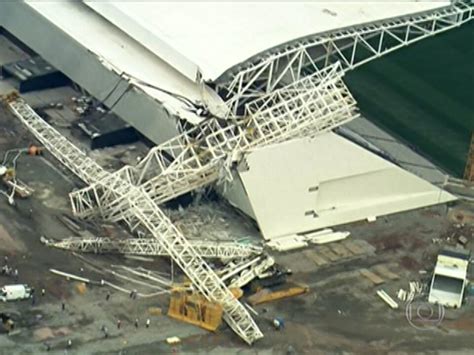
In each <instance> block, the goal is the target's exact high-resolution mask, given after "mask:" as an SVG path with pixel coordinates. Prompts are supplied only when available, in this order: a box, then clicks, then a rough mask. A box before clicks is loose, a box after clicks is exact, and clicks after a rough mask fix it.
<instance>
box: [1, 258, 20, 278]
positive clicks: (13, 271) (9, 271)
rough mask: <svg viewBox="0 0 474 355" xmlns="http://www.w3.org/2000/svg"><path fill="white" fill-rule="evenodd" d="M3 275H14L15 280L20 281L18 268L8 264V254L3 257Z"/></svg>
mask: <svg viewBox="0 0 474 355" xmlns="http://www.w3.org/2000/svg"><path fill="white" fill-rule="evenodd" d="M2 275H5V276H13V277H14V278H15V281H18V269H16V268H13V267H11V266H10V265H8V256H6V255H5V257H4V259H3V266H2Z"/></svg>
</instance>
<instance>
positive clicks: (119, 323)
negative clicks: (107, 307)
mask: <svg viewBox="0 0 474 355" xmlns="http://www.w3.org/2000/svg"><path fill="white" fill-rule="evenodd" d="M121 326H122V321H121V320H120V319H117V329H120V327H121Z"/></svg>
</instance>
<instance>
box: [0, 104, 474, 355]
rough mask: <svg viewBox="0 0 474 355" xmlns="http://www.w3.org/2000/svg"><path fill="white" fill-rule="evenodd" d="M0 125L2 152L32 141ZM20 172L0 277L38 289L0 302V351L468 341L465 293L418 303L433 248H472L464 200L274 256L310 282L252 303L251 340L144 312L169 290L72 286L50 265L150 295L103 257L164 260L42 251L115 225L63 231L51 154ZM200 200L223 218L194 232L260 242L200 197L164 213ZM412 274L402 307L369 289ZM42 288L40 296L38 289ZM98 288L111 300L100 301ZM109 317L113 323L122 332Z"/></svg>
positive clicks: (6, 223) (467, 347) (62, 187)
mask: <svg viewBox="0 0 474 355" xmlns="http://www.w3.org/2000/svg"><path fill="white" fill-rule="evenodd" d="M0 132H1V139H0V156H3V153H4V152H5V151H6V150H8V149H11V148H19V147H24V146H27V145H28V144H29V143H31V142H32V141H33V139H32V138H31V136H30V135H29V134H28V132H27V131H26V130H25V129H24V128H23V127H21V126H20V124H19V123H18V122H17V121H16V120H15V118H13V117H12V115H11V114H9V113H8V112H6V111H5V110H3V109H0ZM18 177H19V178H20V179H21V180H23V181H25V182H26V183H27V184H28V185H29V186H31V187H33V188H34V189H35V193H34V195H33V196H32V197H31V198H29V199H26V200H17V204H16V205H15V206H9V205H8V203H7V201H6V199H5V198H4V197H3V196H1V198H0V262H3V261H4V257H5V256H7V257H8V264H9V265H10V266H12V267H13V268H16V269H18V281H16V280H14V279H12V278H11V277H7V276H4V275H0V285H3V284H10V283H15V282H20V283H26V284H28V285H30V286H32V287H34V288H35V290H36V297H35V304H33V302H32V301H31V300H28V301H21V302H11V303H4V304H0V311H1V312H6V313H9V314H11V315H12V317H13V319H14V320H15V321H16V325H17V326H16V329H15V331H14V332H12V333H11V334H6V333H4V334H0V354H38V353H42V352H45V350H46V347H45V345H44V343H45V342H47V343H49V344H50V345H51V347H52V350H51V352H50V353H64V351H65V349H66V343H67V341H68V340H69V339H70V340H71V341H72V347H71V349H69V350H68V353H70V354H159V353H183V354H204V353H209V354H287V353H288V354H291V353H294V354H327V353H331V354H344V353H355V354H372V353H373V354H403V353H430V354H431V353H448V352H449V353H459V354H463V353H471V349H473V348H474V339H473V337H472V334H473V331H474V322H473V321H472V317H473V316H474V306H473V304H472V298H469V297H467V298H466V303H465V305H464V306H463V307H462V308H461V309H459V310H446V311H445V312H444V313H443V314H442V312H441V313H440V310H439V309H438V308H436V307H435V306H431V307H430V308H427V307H429V306H428V304H427V303H426V299H427V293H426V291H427V286H428V282H429V280H430V278H431V275H430V273H431V272H432V270H433V267H434V263H435V259H436V255H437V253H438V252H439V250H440V248H441V247H442V246H443V245H453V244H455V243H456V240H457V238H458V237H459V236H460V235H464V236H465V237H467V238H468V239H469V243H468V244H467V246H468V247H469V248H472V245H473V241H472V239H473V231H474V229H473V228H472V227H470V226H468V225H460V224H459V219H457V218H456V216H458V215H459V213H460V212H462V211H463V210H466V209H468V208H469V206H464V205H462V204H454V205H452V206H449V207H448V206H437V207H431V208H426V209H421V210H417V211H412V212H407V213H401V214H397V215H392V216H388V217H383V218H379V219H378V220H377V221H376V222H373V223H367V222H360V223H355V224H351V225H347V226H341V227H340V228H339V229H340V230H348V231H350V232H351V236H350V237H349V240H348V241H343V242H339V243H334V244H337V245H340V246H342V247H344V246H347V245H348V243H349V242H350V241H357V242H358V246H359V249H360V252H358V253H356V254H351V255H346V256H342V254H341V255H339V256H337V255H336V254H335V253H336V249H334V246H330V247H327V246H325V247H316V246H312V247H309V248H306V249H304V250H298V251H295V252H291V253H281V254H275V255H274V257H275V258H276V261H277V262H278V263H280V264H282V265H284V266H286V267H288V268H291V269H292V271H293V275H292V276H291V281H294V282H299V283H304V284H307V285H308V286H309V288H310V291H309V292H308V293H306V294H304V295H301V296H297V297H294V298H291V299H286V300H280V301H278V302H274V303H267V304H262V305H259V306H255V310H256V311H257V312H258V314H259V315H258V316H256V317H255V319H256V321H257V323H258V325H259V326H260V327H261V330H262V331H263V332H264V334H265V337H264V338H263V339H262V340H260V341H258V342H257V343H256V344H254V345H253V346H252V347H249V346H247V345H245V344H244V343H243V342H242V341H241V340H240V339H239V338H238V337H237V336H235V335H234V334H233V333H232V332H231V330H230V329H229V328H228V327H227V326H225V325H222V326H221V328H220V329H219V331H218V332H217V333H209V332H207V331H205V330H202V329H200V328H197V327H194V326H191V325H187V324H183V323H180V322H178V321H175V320H173V319H170V318H168V317H167V316H166V315H158V316H157V315H152V314H151V313H150V311H149V309H150V307H160V308H161V309H162V310H163V313H166V309H167V306H168V297H167V295H166V294H163V295H159V296H155V297H139V298H138V299H131V298H130V297H129V295H128V293H127V292H120V291H117V290H114V289H112V288H109V287H107V286H100V285H92V286H87V287H86V289H85V290H84V289H81V288H80V287H78V283H77V282H74V281H68V280H66V279H65V278H63V277H60V276H57V275H54V274H53V273H51V272H50V269H51V268H54V269H58V270H61V271H64V272H69V273H72V274H76V275H80V276H82V277H85V278H89V279H91V280H96V281H98V280H101V279H105V280H109V281H111V282H113V283H114V284H116V285H119V286H120V287H123V288H126V289H130V287H133V288H137V289H138V291H139V292H140V293H144V294H151V293H153V292H156V289H153V288H151V287H148V286H145V285H138V286H137V285H134V286H130V284H129V282H127V280H125V279H123V278H122V277H119V276H117V275H113V274H111V273H110V272H109V271H108V270H113V267H112V265H127V266H134V267H138V266H142V267H144V268H146V269H149V270H154V271H159V272H162V273H164V274H168V275H169V274H170V270H171V269H170V262H169V260H167V259H166V258H154V259H153V258H152V259H151V261H149V259H150V258H146V259H144V260H134V259H129V258H123V257H119V256H99V255H84V256H80V255H73V254H72V253H69V252H66V251H61V250H57V249H52V248H48V247H47V246H45V245H44V244H42V243H41V242H40V237H41V236H45V237H48V238H56V239H62V238H66V237H70V236H74V235H75V236H86V235H104V234H105V233H108V235H110V234H112V235H114V234H116V235H119V234H120V233H124V232H123V231H121V227H120V226H115V227H113V228H110V226H107V228H105V227H104V226H103V225H102V224H100V223H99V222H97V223H88V224H80V230H79V231H73V230H72V229H71V228H69V227H67V225H66V224H65V223H64V215H69V216H70V215H71V212H70V207H69V202H68V197H67V194H68V192H70V191H71V190H73V189H74V188H77V187H80V186H81V184H80V182H79V181H77V180H76V179H75V178H74V177H73V176H72V175H71V174H70V173H68V172H67V171H65V170H64V169H63V168H62V167H61V166H60V165H59V164H58V163H57V162H56V161H55V160H54V159H53V158H51V157H50V156H49V155H48V154H45V155H44V156H42V157H30V156H22V157H21V158H20V160H19V162H18ZM200 208H201V209H204V210H206V211H208V212H209V211H211V212H210V214H212V215H216V216H217V215H221V216H222V217H219V218H211V217H209V216H208V217H206V218H207V219H206V223H203V224H199V223H198V222H196V223H195V226H196V228H197V229H195V230H194V231H193V233H194V234H195V237H199V235H201V236H203V235H204V234H205V235H208V234H209V233H211V232H210V231H211V230H213V229H214V230H217V231H218V230H219V228H221V229H222V226H223V225H224V226H225V229H226V230H227V234H228V235H227V237H228V238H234V237H235V238H237V237H239V236H240V237H244V236H245V237H247V238H254V239H255V240H256V239H257V238H258V231H257V230H256V229H255V227H254V226H253V224H252V223H251V222H250V221H249V220H247V219H245V218H244V217H242V216H240V215H238V214H237V213H235V212H233V210H232V209H231V208H229V207H228V206H226V205H223V204H222V202H219V201H217V202H216V201H213V202H208V201H205V200H204V201H203V202H202V205H201V207H199V206H197V207H196V206H194V207H190V208H189V209H188V210H186V209H185V210H184V211H181V212H176V210H174V211H169V213H170V215H172V216H173V219H174V220H176V221H177V222H179V219H182V220H186V218H188V217H189V216H190V215H192V216H193V217H192V218H195V219H196V218H199V217H196V216H199V213H200V212H199V209H200ZM212 211H215V212H212ZM226 215H227V217H226ZM453 216H454V217H453ZM203 218H204V217H203ZM178 224H179V223H178ZM213 225H215V227H212V228H211V227H210V226H213ZM183 228H184V227H183ZM188 228H189V226H188ZM239 228H241V229H239ZM217 234H222V233H221V232H219V233H217ZM331 248H332V249H331ZM331 250H332V251H331ZM323 251H324V252H325V253H326V254H325V255H329V254H327V253H329V252H331V253H332V254H331V255H336V257H334V259H333V260H329V261H328V260H327V261H328V262H326V263H324V264H323V265H321V264H318V263H317V262H316V260H317V257H318V255H320V254H321V253H322V252H323ZM380 266H384V267H385V268H386V269H388V270H390V272H391V273H392V274H395V275H396V276H397V278H394V279H389V278H386V277H385V278H384V282H383V283H382V284H381V285H378V286H376V285H374V284H373V282H371V281H370V280H369V279H367V278H366V277H364V276H362V275H361V274H360V270H361V269H368V270H376V269H377V268H378V267H380ZM409 281H420V282H421V283H422V284H423V285H424V286H425V288H424V294H423V295H421V296H419V298H418V299H416V302H414V303H412V304H409V305H405V304H403V302H401V301H399V305H400V306H399V308H398V309H396V310H393V309H391V308H389V307H388V306H387V305H386V304H385V303H384V302H383V301H382V300H381V299H380V298H378V296H377V295H376V291H377V290H378V289H384V290H385V291H386V292H387V293H388V294H390V295H391V296H392V297H393V298H394V299H396V293H397V291H398V290H399V289H400V288H403V289H405V290H407V289H408V282H409ZM43 288H44V289H45V291H46V294H45V296H41V295H40V290H41V289H43ZM107 293H110V295H111V296H110V300H106V295H107ZM247 295H248V294H246V296H247ZM62 303H64V304H65V309H64V310H62ZM423 312H424V313H423ZM422 313H423V317H422V316H421V315H422ZM427 313H429V314H428V316H427V315H426V314H427ZM275 317H279V318H281V319H283V320H284V322H285V327H284V329H282V330H279V331H277V330H275V329H274V328H273V326H272V320H273V319H274V318H275ZM147 318H150V320H151V326H150V328H145V327H144V322H145V320H146V319H147ZM135 319H138V320H139V326H138V328H136V327H135V326H134V322H135ZM117 320H120V321H121V322H122V326H121V328H120V329H117V325H116V324H117ZM104 326H106V327H107V328H108V329H109V334H110V335H109V337H108V338H107V339H105V338H104V334H103V332H102V331H101V328H102V327H104ZM170 336H178V337H179V338H180V339H181V343H180V344H179V345H177V346H170V345H168V344H167V343H166V342H165V339H166V338H167V337H170Z"/></svg>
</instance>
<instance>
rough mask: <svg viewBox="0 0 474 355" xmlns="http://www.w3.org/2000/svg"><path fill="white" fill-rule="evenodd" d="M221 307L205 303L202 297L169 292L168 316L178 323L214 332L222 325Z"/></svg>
mask: <svg viewBox="0 0 474 355" xmlns="http://www.w3.org/2000/svg"><path fill="white" fill-rule="evenodd" d="M222 312H223V310H222V306H221V305H220V304H217V303H213V302H209V301H207V300H206V299H205V298H204V297H203V296H201V295H198V294H193V293H190V292H188V291H182V290H179V289H178V290H174V291H172V292H171V299H170V307H169V310H168V316H170V317H171V318H174V319H178V320H180V321H183V322H186V323H190V324H194V325H197V326H198V327H201V328H204V329H206V330H210V331H215V330H216V329H217V328H218V327H219V325H220V324H221V323H222Z"/></svg>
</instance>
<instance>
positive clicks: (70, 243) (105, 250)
mask: <svg viewBox="0 0 474 355" xmlns="http://www.w3.org/2000/svg"><path fill="white" fill-rule="evenodd" d="M189 243H190V244H191V245H192V247H193V248H194V249H195V250H196V252H197V253H198V254H199V255H200V256H201V257H203V258H208V259H222V260H231V259H244V258H248V257H251V256H255V255H260V254H262V253H263V248H262V247H260V246H257V245H251V244H241V243H235V242H215V241H211V242H209V241H201V240H190V241H189ZM46 244H47V245H48V246H51V247H55V248H59V249H66V250H71V251H78V252H81V253H94V254H131V255H149V256H169V254H168V253H167V252H166V249H165V248H164V247H163V245H162V244H161V243H159V242H158V241H156V240H154V239H151V238H130V239H110V238H67V239H62V240H60V241H48V242H47V243H46Z"/></svg>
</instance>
